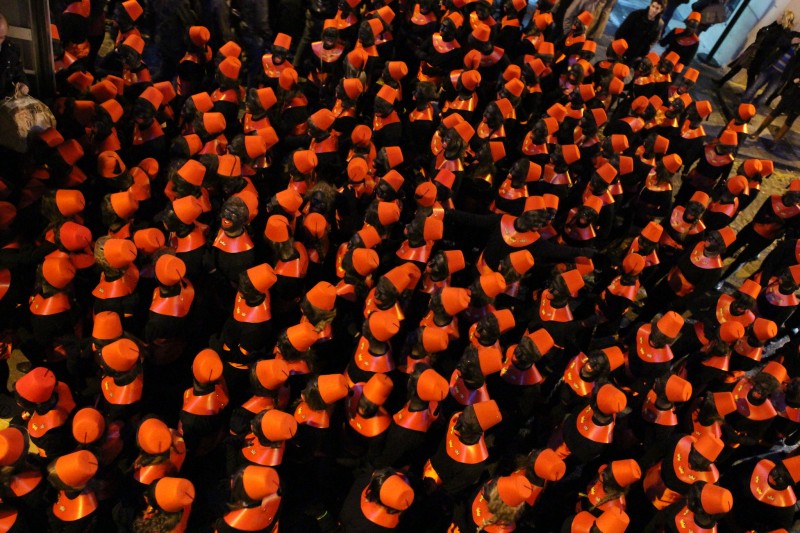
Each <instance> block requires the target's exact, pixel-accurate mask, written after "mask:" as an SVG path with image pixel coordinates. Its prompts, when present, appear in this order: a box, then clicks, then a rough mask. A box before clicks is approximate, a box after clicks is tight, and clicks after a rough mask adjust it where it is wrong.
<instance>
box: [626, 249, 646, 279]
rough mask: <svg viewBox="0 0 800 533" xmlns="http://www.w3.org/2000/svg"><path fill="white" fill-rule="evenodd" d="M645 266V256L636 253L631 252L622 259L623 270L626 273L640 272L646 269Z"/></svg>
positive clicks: (634, 273) (635, 273)
mask: <svg viewBox="0 0 800 533" xmlns="http://www.w3.org/2000/svg"><path fill="white" fill-rule="evenodd" d="M644 267H645V260H644V257H642V256H641V255H639V254H636V253H630V254H628V255H627V256H625V259H623V260H622V270H624V271H625V273H626V274H630V275H632V276H636V275H638V274H640V273H641V272H642V270H644Z"/></svg>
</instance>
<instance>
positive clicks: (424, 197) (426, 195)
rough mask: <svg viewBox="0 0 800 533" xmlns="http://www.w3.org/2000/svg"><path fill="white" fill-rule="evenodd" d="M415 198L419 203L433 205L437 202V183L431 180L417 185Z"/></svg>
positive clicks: (427, 205)
mask: <svg viewBox="0 0 800 533" xmlns="http://www.w3.org/2000/svg"><path fill="white" fill-rule="evenodd" d="M414 199H415V200H416V202H417V205H421V206H423V207H431V206H432V205H433V204H434V203H435V202H436V185H434V184H433V183H432V182H430V181H423V182H422V183H420V184H419V185H417V188H416V190H415V191H414Z"/></svg>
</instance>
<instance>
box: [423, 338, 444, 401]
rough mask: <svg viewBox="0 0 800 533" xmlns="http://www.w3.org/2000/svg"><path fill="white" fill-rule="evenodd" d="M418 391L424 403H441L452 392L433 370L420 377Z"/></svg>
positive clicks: (426, 371) (428, 370) (430, 369)
mask: <svg viewBox="0 0 800 533" xmlns="http://www.w3.org/2000/svg"><path fill="white" fill-rule="evenodd" d="M428 329H431V328H428ZM416 390H417V396H419V398H420V400H422V401H424V402H441V401H442V400H444V399H445V398H447V395H448V393H449V392H450V389H449V385H448V383H447V380H446V379H444V378H443V377H442V376H440V375H439V374H438V373H437V372H436V371H435V370H434V369H432V368H429V369H427V370H425V371H424V372H422V374H420V375H419V378H418V379H417V389H416Z"/></svg>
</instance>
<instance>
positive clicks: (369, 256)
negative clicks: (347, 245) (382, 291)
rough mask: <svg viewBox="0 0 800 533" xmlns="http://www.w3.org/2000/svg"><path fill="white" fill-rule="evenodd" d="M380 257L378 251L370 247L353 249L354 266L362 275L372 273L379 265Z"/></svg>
mask: <svg viewBox="0 0 800 533" xmlns="http://www.w3.org/2000/svg"><path fill="white" fill-rule="evenodd" d="M379 264H380V259H379V258H378V252H376V251H375V250H371V249H368V248H356V249H355V250H353V268H354V269H355V270H356V272H358V273H359V274H360V275H362V276H369V275H370V274H372V273H373V272H374V271H375V269H376V268H378V265H379Z"/></svg>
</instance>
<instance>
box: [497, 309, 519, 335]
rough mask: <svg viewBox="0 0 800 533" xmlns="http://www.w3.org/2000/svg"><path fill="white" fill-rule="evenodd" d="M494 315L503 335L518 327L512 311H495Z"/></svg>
mask: <svg viewBox="0 0 800 533" xmlns="http://www.w3.org/2000/svg"><path fill="white" fill-rule="evenodd" d="M492 315H493V316H494V317H495V319H496V320H497V327H498V329H499V330H500V334H501V335H502V334H503V333H505V332H506V331H508V330H510V329H512V328H513V327H514V326H515V325H516V321H515V320H514V314H513V313H512V312H511V310H510V309H501V310H500V311H493V312H492Z"/></svg>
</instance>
